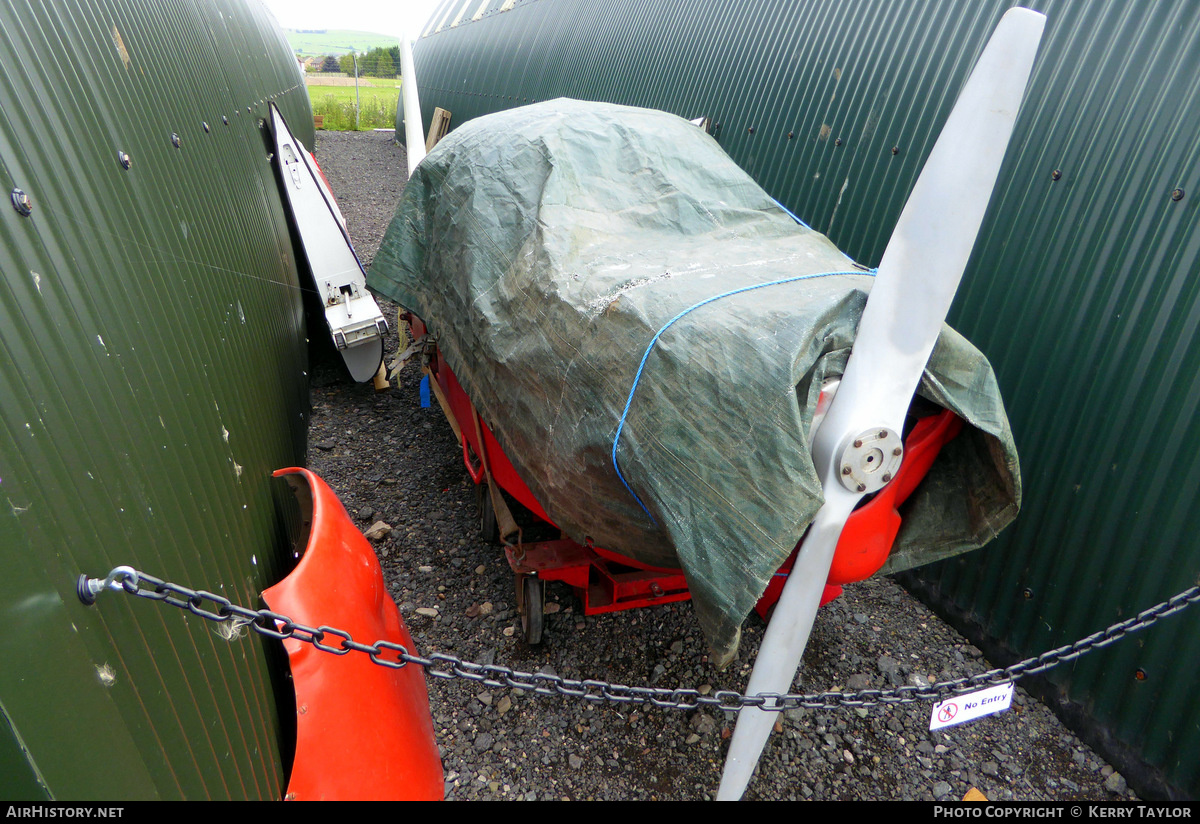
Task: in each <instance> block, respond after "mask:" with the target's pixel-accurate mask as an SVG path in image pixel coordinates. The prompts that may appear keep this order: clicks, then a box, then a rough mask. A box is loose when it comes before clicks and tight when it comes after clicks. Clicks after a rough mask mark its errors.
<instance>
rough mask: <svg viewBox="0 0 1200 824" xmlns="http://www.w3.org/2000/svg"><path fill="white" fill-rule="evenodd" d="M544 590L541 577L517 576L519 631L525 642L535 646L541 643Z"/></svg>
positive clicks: (544, 601) (543, 617)
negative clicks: (519, 615)
mask: <svg viewBox="0 0 1200 824" xmlns="http://www.w3.org/2000/svg"><path fill="white" fill-rule="evenodd" d="M545 604H546V590H545V588H544V586H543V584H542V579H541V578H535V577H534V576H532V575H518V576H517V610H518V611H519V612H520V613H521V632H522V633H523V634H524V636H525V643H527V644H529V646H531V647H536V646H537V645H538V644H540V643H542V626H543V623H544V619H545Z"/></svg>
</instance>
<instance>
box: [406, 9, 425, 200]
mask: <svg viewBox="0 0 1200 824" xmlns="http://www.w3.org/2000/svg"><path fill="white" fill-rule="evenodd" d="M400 82H401V89H400V93H401V96H402V97H403V100H404V148H405V152H406V154H407V155H408V175H409V177H412V173H413V172H414V171H415V170H416V168H417V164H418V163H420V162H421V161H422V160H424V159H425V125H424V124H423V123H422V122H421V99H420V96H419V95H418V94H417V69H416V66H414V65H413V54H412V43H410V42H409V40H408V34H407V33H406V32H401V33H400Z"/></svg>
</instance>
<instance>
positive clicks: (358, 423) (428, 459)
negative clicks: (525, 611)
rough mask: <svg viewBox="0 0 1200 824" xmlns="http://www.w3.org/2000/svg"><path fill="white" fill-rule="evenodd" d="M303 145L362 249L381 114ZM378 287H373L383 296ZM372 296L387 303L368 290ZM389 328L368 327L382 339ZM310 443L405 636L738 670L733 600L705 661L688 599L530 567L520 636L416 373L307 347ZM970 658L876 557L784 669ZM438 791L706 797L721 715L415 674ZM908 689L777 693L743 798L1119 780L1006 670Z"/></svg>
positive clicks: (630, 671)
mask: <svg viewBox="0 0 1200 824" xmlns="http://www.w3.org/2000/svg"><path fill="white" fill-rule="evenodd" d="M317 157H318V159H319V160H320V162H321V165H322V168H323V170H324V172H325V174H326V176H327V177H328V179H329V182H330V185H331V187H332V188H333V190H334V192H335V193H336V194H337V196H338V198H339V201H340V203H341V208H342V210H343V212H344V213H345V215H346V217H347V220H348V222H349V227H350V233H351V236H352V237H353V238H354V240H355V244H356V246H357V249H358V252H359V254H360V256H361V257H362V259H363V263H364V265H368V266H369V264H370V261H371V260H372V258H373V257H374V252H375V249H376V247H377V246H378V244H379V241H380V240H381V238H382V236H383V232H384V230H385V229H386V228H387V224H388V221H389V220H390V218H391V215H392V212H393V209H394V206H395V202H396V200H397V198H398V197H399V194H400V192H401V190H402V189H403V186H404V180H405V177H406V175H405V171H404V170H405V168H406V166H405V160H404V150H403V148H401V147H398V146H396V145H394V143H393V141H392V135H391V133H390V132H374V133H370V132H367V133H357V134H355V133H335V132H321V133H318V139H317ZM384 303H386V302H384ZM384 311H385V314H386V315H387V316H388V317H394V316H395V314H394V313H395V306H393V305H390V304H388V305H387V306H385V309H384ZM395 350H396V341H395V340H394V339H393V340H391V341H389V342H388V352H389V356H390V354H391V353H393V352H395ZM313 376H314V382H313V407H314V408H313V417H312V430H311V433H310V448H309V452H310V456H309V457H310V462H311V467H312V468H313V469H314V470H315V471H317V472H318V473H319V474H320V475H321V476H322V477H324V478H325V480H326V481H327V482H329V484H330V485H331V486H332V487H333V488H334V489H335V490H336V491H337V492H338V494H339V495H340V496H341V498H342V501H343V503H344V504H345V505H346V508H347V509H348V510H349V511H350V513H351V514H352V515H354V516H355V517H356V518H357V519H358V521H359V524H360V526H361V528H362V529H364V530H367V529H368V528H369V527H370V526H372V525H373V524H375V523H376V522H378V521H382V522H383V523H385V524H387V525H388V526H389V527H390V529H391V531H390V533H389V534H388V535H386V536H385V537H383V538H381V539H378V540H376V541H375V542H374V543H375V547H376V551H377V552H378V554H379V558H380V561H381V562H382V564H383V568H384V572H385V576H386V577H387V580H388V583H389V586H390V587H391V591H392V595H393V597H394V598H395V599H396V602H397V603H398V604H399V605H400V609H401V612H402V613H403V615H404V619H405V621H406V622H407V623H408V627H409V630H410V631H411V632H412V635H413V638H414V639H415V641H416V643H417V645H418V647H419V648H420V651H421V652H422V653H423V654H426V655H427V654H429V653H432V652H446V653H450V654H453V655H456V656H459V657H461V658H463V659H466V660H471V661H477V662H483V663H496V664H503V665H506V666H509V667H512V668H514V669H519V670H524V671H527V672H535V671H542V672H553V673H557V674H558V675H561V676H564V677H570V678H579V679H588V678H594V679H601V680H605V681H611V682H616V683H621V684H629V685H636V686H644V685H651V686H658V687H668V686H669V687H675V686H680V687H694V688H698V689H701V690H705V689H712V690H722V689H731V690H741V689H743V688H744V687H745V684H746V679H747V676H748V674H749V671H750V666H751V663H752V662H753V660H754V653H755V651H756V650H757V648H758V644H759V641H760V639H761V637H762V631H763V626H764V625H763V623H762V622H761V621H760V620H759V619H758V618H757V616H754V615H752V616H751V617H750V618H749V619H748V620H747V622H746V628H745V631H744V636H743V642H742V651H741V654H740V656H739V658H738V660H737V661H736V662H735V663H734V664H732V665H731V666H730V667H729V668H727V669H726V670H724V671H718V670H717V669H716V668H715V667H714V666H712V665H711V664H710V663H709V662H708V658H707V654H706V652H707V651H706V648H705V645H704V641H703V638H702V637H701V633H700V631H699V627H698V625H697V623H696V621H695V618H694V616H693V614H692V609H691V606H690V605H689V604H686V603H683V604H670V605H665V606H661V607H656V608H651V609H641V610H633V611H628V612H622V613H616V614H610V615H603V616H595V617H586V616H584V615H583V614H582V608H581V606H580V603H579V601H578V599H577V598H576V597H575V595H574V593H573V592H572V591H571V590H570V588H568V587H566V586H565V585H562V584H551V585H550V586H549V590H548V593H547V599H546V600H547V604H546V611H547V613H548V614H547V616H546V633H545V642H544V643H543V644H542V645H541V646H540V647H536V648H530V647H528V646H526V645H525V643H524V642H523V641H522V640H521V631H520V619H519V616H518V615H517V613H516V607H515V596H514V587H513V577H512V574H511V572H510V571H509V568H508V565H507V563H506V562H505V560H504V556H503V554H502V552H501V551H500V550H499V549H498V548H497V547H495V546H492V545H490V544H487V543H485V542H484V541H483V540H481V538H480V536H479V519H478V512H477V509H476V505H475V491H474V488H473V486H472V483H471V480H470V478H469V477H468V476H467V474H466V471H465V470H464V468H463V464H462V457H461V451H460V449H459V447H458V445H457V443H456V442H455V440H454V436H453V434H452V433H451V431H450V428H449V426H448V425H447V424H446V421H445V420H444V418H443V417H442V414H441V411H440V410H439V409H438V407H437V405H436V404H434V406H433V407H432V408H430V409H422V408H421V407H420V405H419V402H418V392H417V384H418V382H419V380H420V374H419V372H418V371H417V369H416V368H415V367H413V366H409V367H408V368H407V370H405V371H404V372H402V373H401V374H400V377H399V381H398V386H397V387H394V388H392V389H391V390H389V391H385V392H381V393H376V392H375V391H374V390H373V389H372V387H371V385H370V383H367V384H364V385H355V384H352V383H350V382H349V379H348V378H346V377H344V374H343V373H342V371H341V369H340V367H339V365H338V364H337V363H336V362H334V361H333V360H332V357H331V355H330V353H329V352H328V351H324V352H322V351H318V352H316V353H315V355H314V364H313ZM989 668H991V664H989V663H988V662H987V661H986V660H985V659H984V658H983V655H982V654H981V653H980V652H979V650H977V649H975V648H974V647H973V646H972V645H971V644H970V643H968V642H967V641H965V640H964V639H963V638H962V637H961V636H959V635H958V634H957V633H956V632H954V630H952V629H951V628H949V627H948V626H947V625H946V624H944V623H943V622H942V621H941V620H939V619H938V618H937V617H936V616H934V615H933V613H931V612H930V611H929V610H928V609H926V608H925V607H924V606H923V605H921V604H920V603H919V602H917V601H916V600H915V599H914V598H913V597H911V596H910V595H909V594H907V593H906V592H905V591H904V590H903V589H901V588H900V587H899V586H898V585H896V584H895V583H894V582H892V581H891V580H888V579H880V580H872V581H868V582H864V583H862V584H858V585H855V586H851V587H847V590H846V593H845V595H843V596H842V597H841V598H839V599H838V600H837V601H835V602H833V603H832V604H830V605H829V606H827V607H826V608H824V609H822V610H821V612H820V614H819V616H818V618H817V622H816V626H815V627H814V630H813V636H812V640H811V642H810V643H809V647H808V651H807V653H806V655H805V659H804V667H803V669H802V674H801V678H800V680H799V682H798V683H797V684H796V685H795V688H794V689H795V691H804V692H816V691H824V690H842V689H861V688H886V687H891V686H898V685H902V684H922V683H927V682H929V681H939V680H946V679H951V678H958V677H961V676H965V675H972V674H975V673H978V672H982V671H985V670H987V669H989ZM429 693H430V695H429V697H430V703H431V705H432V710H433V718H434V727H435V730H436V732H437V736H438V744H439V746H440V748H441V751H442V757H443V765H444V768H445V774H446V794H447V797H448V798H451V799H527V800H534V799H538V800H542V799H553V798H557V799H571V800H583V799H708V798H711V797H712V795H713V794H714V792H715V790H716V787H717V784H718V781H719V778H720V772H721V764H722V762H723V760H724V755H725V750H726V747H727V742H728V737H729V734H730V733H731V731H732V727H733V719H732V718H729V717H725V714H724V713H722V712H721V711H708V710H696V711H691V712H685V711H680V710H666V709H655V708H651V707H637V708H631V707H626V706H612V705H603V706H592V705H590V704H585V703H582V702H580V701H577V700H570V699H567V698H558V697H553V698H548V697H540V696H536V695H531V694H524V693H522V692H521V691H519V690H501V689H486V688H482V687H480V686H478V685H476V684H473V683H469V682H460V681H451V682H448V681H434V682H432V683H430V685H429ZM929 714H930V705H929V704H928V703H920V704H913V705H906V706H898V707H876V708H870V709H861V708H860V709H838V710H797V711H789V712H787V713H785V714H784V715H783V717H782V718H781V720H780V722H779V724H777V726H776V734H775V735H773V736H772V738H771V741H770V743H769V744H768V745H767V749H766V752H765V754H764V756H763V759H762V762H761V763H760V766H759V770H758V773H757V775H756V776H755V778H754V780H753V781H752V782H751V784H750V787H749V789H748V791H747V798H751V799H808V798H811V799H873V800H884V799H887V800H892V799H918V800H926V801H931V800H953V799H961V798H962V797H963V796H964V795H965V794H966V793H967V791H968V790H970V789H971V788H977V789H979V790H980V791H981V792H982V793H983V794H984V795H985V796H986V797H987V798H989V799H991V800H1014V799H1015V800H1037V801H1042V800H1057V801H1075V800H1079V801H1083V800H1091V801H1115V800H1131V799H1134V798H1135V796H1134V795H1133V793H1132V792H1131V791H1130V790H1129V789H1128V788H1127V787H1126V786H1125V781H1124V779H1123V778H1122V777H1121V776H1120V774H1119V773H1116V772H1114V770H1113V768H1112V767H1111V766H1109V765H1107V764H1105V763H1104V761H1103V760H1101V759H1100V758H1099V757H1098V756H1097V755H1096V754H1094V753H1093V752H1092V751H1091V750H1090V749H1088V748H1087V747H1086V746H1084V745H1083V744H1082V743H1080V741H1079V740H1078V739H1077V738H1076V737H1075V736H1074V735H1073V734H1072V733H1071V732H1069V731H1068V730H1067V729H1066V728H1065V727H1063V726H1062V724H1061V723H1060V722H1059V721H1058V720H1057V718H1055V716H1054V715H1053V714H1052V713H1051V712H1050V711H1049V710H1048V709H1046V708H1045V707H1044V706H1043V705H1041V704H1040V703H1038V702H1037V701H1035V700H1034V699H1033V698H1031V697H1029V696H1028V695H1026V694H1025V693H1024V692H1023V691H1021V690H1018V691H1017V694H1016V696H1015V697H1014V699H1013V705H1012V708H1011V709H1010V710H1009V711H1008V712H1005V713H1003V714H1001V715H999V716H994V717H991V718H988V719H985V720H980V721H976V722H974V723H970V724H965V725H962V726H958V727H952V728H949V729H946V730H941V731H937V732H930V731H929Z"/></svg>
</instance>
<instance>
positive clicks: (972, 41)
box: [416, 0, 1200, 796]
mask: <svg viewBox="0 0 1200 824" xmlns="http://www.w3.org/2000/svg"><path fill="white" fill-rule="evenodd" d="M463 3H464V0H449V2H448V3H447V4H446V5H445V6H444V7H443V9H442V10H440V11H439V13H438V14H437V15H435V16H434V18H433V22H432V24H431V26H430V27H429V28H428V29H427V30H426V32H425V36H424V37H423V38H422V39H421V40H420V41H419V42H418V44H417V49H416V64H417V73H418V77H419V79H420V81H421V87H422V106H423V108H424V109H425V117H426V122H428V117H429V114H430V113H431V111H432V107H433V106H441V107H443V108H446V109H449V110H450V111H451V112H452V113H453V120H452V123H453V124H461V123H462V122H464V121H465V120H467V119H469V118H471V117H475V116H478V115H481V114H484V113H487V112H489V111H494V110H497V109H501V108H508V107H510V106H515V105H519V104H521V103H524V102H526V101H534V100H542V99H547V98H551V97H557V96H564V95H565V96H571V97H577V98H584V99H602V100H609V101H612V102H617V103H627V104H633V105H641V106H649V107H653V108H660V109H666V110H668V111H673V112H675V113H677V114H679V115H682V116H684V117H687V118H695V117H700V116H707V117H710V118H711V119H712V120H713V122H714V123H719V124H720V129H719V133H718V139H719V140H720V142H721V144H722V145H723V146H724V147H725V148H726V150H727V151H728V152H729V153H730V155H731V156H732V157H733V158H734V159H735V160H736V161H737V162H738V163H740V164H741V165H742V166H743V167H744V168H746V169H747V170H748V171H749V172H750V173H751V174H753V175H754V176H755V177H756V178H757V179H758V180H759V182H760V183H761V184H762V185H763V186H764V187H765V188H766V189H767V190H768V191H769V192H770V193H771V194H772V195H774V196H776V197H777V198H779V199H780V200H781V201H783V202H784V203H785V204H786V205H787V206H788V207H789V208H790V209H792V210H793V211H795V212H796V213H797V214H799V215H800V216H801V217H803V218H804V219H805V220H807V221H808V222H809V223H811V224H812V225H813V226H815V227H817V228H819V229H821V230H822V231H825V232H827V233H828V234H829V235H830V236H831V237H832V238H833V239H834V240H835V241H836V242H837V243H838V245H839V246H841V247H842V248H843V249H845V250H846V251H847V252H849V254H851V255H852V256H854V257H855V258H856V259H858V260H860V261H862V262H864V263H869V264H872V265H873V264H876V263H878V261H879V257H880V256H881V254H882V252H883V248H884V245H885V244H886V242H887V238H888V236H889V235H890V233H891V229H892V226H893V225H894V223H895V221H896V219H897V217H898V215H899V211H900V208H901V206H902V204H903V202H904V199H905V198H906V196H907V193H908V191H909V190H910V188H911V186H912V184H913V182H914V181H915V178H916V175H917V173H918V172H919V170H920V167H921V165H922V163H923V161H924V158H925V156H926V155H927V153H928V151H929V150H930V148H931V147H932V144H933V141H934V139H935V138H936V136H937V133H938V131H939V129H940V126H941V123H942V122H943V121H944V119H945V117H946V115H947V114H948V112H949V110H950V107H951V106H952V105H953V101H954V98H955V96H956V94H957V92H958V90H959V88H960V87H961V85H962V83H963V81H964V80H965V78H966V74H967V73H968V71H969V70H970V67H971V66H972V65H973V63H974V60H975V58H976V57H977V56H978V54H979V52H980V50H981V49H982V47H983V45H984V43H985V42H986V40H987V37H988V36H989V34H990V32H991V29H992V28H993V27H994V26H995V24H996V22H997V21H998V20H999V18H1000V16H1001V14H1002V13H1003V11H1004V9H1006V8H1007V7H1009V6H1010V5H1013V4H1012V3H1009V2H996V1H995V0H993V1H992V2H980V0H932V1H931V2H915V1H914V2H895V1H894V0H868V1H866V2H859V3H846V2H833V0H828V1H826V2H781V1H780V0H747V2H737V0H724V1H723V2H711V3H690V2H685V1H684V0H614V2H609V3H602V4H601V3H595V2H586V1H585V0H517V2H516V4H515V6H514V7H513V8H511V9H510V10H504V11H502V10H500V9H501V6H502V3H501V0H492V2H491V3H489V4H487V7H486V8H485V10H484V13H483V14H482V16H481V17H480V19H479V20H478V21H477V22H471V17H472V15H474V13H475V9H476V8H477V5H478V4H477V0H470V8H469V9H468V12H467V14H466V15H464V17H463V20H462V21H460V23H459V25H458V26H456V27H451V26H449V22H451V21H453V19H454V18H455V16H456V15H457V10H458V9H459V7H460V6H461V5H462V4H463ZM1031 5H1032V6H1033V7H1035V8H1037V9H1038V10H1039V11H1043V12H1045V13H1046V14H1047V15H1048V17H1049V23H1048V27H1047V32H1046V36H1045V39H1044V41H1043V45H1042V50H1041V56H1040V59H1039V63H1038V66H1037V68H1036V70H1035V74H1034V77H1033V81H1032V84H1031V87H1030V90H1029V93H1028V97H1027V101H1026V105H1025V109H1024V110H1023V112H1022V115H1021V118H1020V120H1019V122H1018V124H1017V131H1016V134H1015V137H1014V141H1013V145H1012V147H1011V149H1010V153H1009V156H1008V161H1007V163H1006V166H1005V168H1004V171H1003V173H1002V176H1001V180H1000V182H999V188H998V191H997V195H996V197H995V198H994V200H993V203H992V208H991V211H990V213H989V217H988V219H987V221H986V223H985V225H984V227H983V232H982V235H981V237H980V241H979V243H978V245H977V247H976V252H975V255H974V258H973V262H972V264H971V266H970V267H969V269H968V271H967V273H966V276H965V278H964V283H963V287H962V289H961V291H960V294H959V297H958V299H957V301H956V304H955V308H954V310H953V312H952V314H951V318H950V320H951V322H952V323H953V324H954V325H955V326H956V327H957V328H959V329H960V330H961V331H963V332H964V333H966V335H967V336H968V337H969V338H971V340H972V341H974V342H975V343H976V345H978V346H979V347H980V348H981V349H983V351H984V352H985V353H986V354H987V355H988V356H989V358H991V360H992V362H993V364H994V365H995V366H996V369H997V372H998V376H999V379H1000V383H1001V388H1002V390H1003V392H1004V396H1005V399H1006V401H1007V404H1008V408H1009V412H1010V415H1011V418H1012V425H1013V430H1014V432H1015V435H1016V438H1017V445H1018V448H1019V450H1020V453H1021V456H1022V466H1023V469H1024V475H1025V477H1024V480H1025V491H1026V494H1025V510H1024V512H1023V513H1022V514H1021V516H1020V517H1019V518H1018V520H1017V523H1016V525H1015V526H1014V527H1012V528H1010V529H1009V530H1008V531H1007V532H1006V533H1005V534H1004V535H1003V536H1002V537H1001V538H1000V539H999V540H998V541H996V542H995V543H994V544H993V545H992V546H990V547H988V548H987V549H985V550H982V551H980V552H977V553H973V554H971V555H968V556H965V557H962V558H960V559H958V560H954V561H950V562H947V563H944V564H941V565H939V566H937V567H933V568H930V569H929V570H928V571H927V572H926V573H925V576H924V578H925V580H926V582H927V586H929V588H930V590H931V591H932V592H933V593H934V594H935V595H936V596H937V597H939V598H941V599H943V600H944V602H946V603H948V604H949V605H950V607H951V608H952V609H953V610H954V611H956V612H958V613H960V614H962V615H964V616H966V618H967V620H969V621H971V622H973V623H974V625H975V626H976V628H977V630H978V631H979V632H980V633H982V635H983V636H985V637H986V639H987V641H986V642H987V643H988V644H989V645H990V646H991V648H993V649H997V650H1004V649H1007V650H1011V651H1012V652H1014V653H1015V654H1029V653H1036V652H1040V651H1042V650H1044V649H1046V648H1050V647H1055V646H1058V645H1061V644H1064V643H1068V642H1070V641H1073V640H1075V639H1077V638H1079V637H1081V636H1083V635H1087V634H1089V633H1091V632H1093V631H1095V630H1097V629H1100V628H1103V627H1104V626H1107V625H1108V624H1110V623H1112V622H1114V621H1117V620H1120V619H1123V618H1126V617H1129V616H1130V615H1132V614H1135V613H1136V612H1138V611H1139V610H1141V609H1143V608H1145V607H1147V606H1150V605H1151V604H1154V603H1156V602H1158V601H1160V600H1163V599H1165V598H1167V597H1168V596H1170V595H1172V594H1174V593H1176V592H1178V591H1180V590H1182V589H1184V588H1186V587H1187V586H1190V585H1191V584H1193V583H1195V582H1196V579H1197V575H1198V573H1200V538H1197V532H1198V529H1200V507H1198V506H1196V499H1197V490H1198V485H1200V452H1198V451H1197V450H1194V449H1191V448H1190V444H1192V443H1194V442H1196V441H1197V439H1198V438H1200V419H1198V418H1197V416H1196V409H1197V404H1198V403H1200V370H1198V369H1197V367H1198V366H1200V334H1198V333H1197V327H1198V325H1200V278H1197V257H1198V254H1200V231H1197V230H1198V229H1200V218H1198V210H1197V204H1198V203H1200V99H1198V96H1200V15H1197V14H1196V12H1195V4H1194V3H1192V2H1190V0H1158V1H1157V2H1144V3H1137V4H1131V3H1127V2H1125V0H1087V1H1086V2H1085V0H1038V2H1034V3H1031ZM443 19H445V23H444V24H443V23H442V21H443ZM1176 189H1181V190H1182V197H1181V198H1180V199H1173V198H1172V193H1173V191H1174V190H1176ZM1193 433H1195V434H1196V435H1197V438H1194V437H1193ZM1198 660H1200V610H1196V609H1193V610H1191V611H1189V612H1186V613H1184V614H1183V615H1182V616H1177V617H1174V618H1171V619H1169V620H1168V621H1167V622H1165V623H1164V624H1162V625H1160V626H1159V627H1156V628H1155V629H1153V630H1150V631H1149V632H1146V633H1143V634H1142V635H1140V636H1138V637H1137V639H1136V640H1129V641H1125V642H1123V643H1121V644H1117V645H1115V646H1112V647H1110V648H1108V649H1106V650H1104V651H1101V652H1097V653H1094V654H1091V655H1089V656H1086V657H1085V658H1083V659H1081V660H1079V661H1077V662H1076V663H1074V664H1073V665H1071V666H1068V667H1060V668H1059V669H1057V670H1054V671H1053V672H1052V673H1050V679H1051V681H1052V682H1053V685H1054V689H1055V690H1056V691H1057V692H1058V696H1057V697H1058V699H1059V700H1060V701H1061V702H1063V704H1064V705H1065V706H1066V707H1067V709H1068V710H1070V712H1071V713H1072V714H1075V715H1077V716H1081V717H1082V719H1083V722H1084V723H1085V725H1090V726H1091V727H1092V733H1093V734H1094V735H1095V736H1099V738H1101V739H1104V740H1103V741H1099V742H1098V743H1104V744H1105V746H1106V747H1107V749H1108V751H1109V753H1110V754H1111V755H1113V756H1120V755H1121V751H1122V750H1129V751H1132V753H1133V759H1132V760H1131V761H1129V760H1127V762H1126V763H1129V764H1130V768H1132V769H1134V770H1135V772H1136V771H1137V770H1138V769H1139V767H1138V765H1137V764H1136V763H1133V762H1135V761H1137V760H1139V759H1141V760H1144V765H1149V770H1148V771H1147V772H1146V773H1145V774H1142V775H1140V776H1139V777H1138V779H1137V780H1138V781H1139V786H1140V787H1141V788H1142V789H1143V791H1144V792H1150V793H1155V794H1171V793H1180V794H1184V795H1191V796H1195V795H1196V794H1197V793H1200V702H1197V701H1195V699H1194V698H1193V695H1194V694H1195V693H1196V692H1197V691H1198V690H1200V668H1198V667H1197V665H1196V663H1195V662H1196V661H1198ZM1139 668H1141V669H1142V670H1143V671H1144V673H1145V674H1146V676H1147V677H1146V678H1145V680H1136V679H1135V677H1134V674H1135V672H1136V671H1137V670H1138V669H1139ZM1144 765H1143V766H1144ZM1160 781H1161V782H1165V784H1163V783H1159V782H1160Z"/></svg>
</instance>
